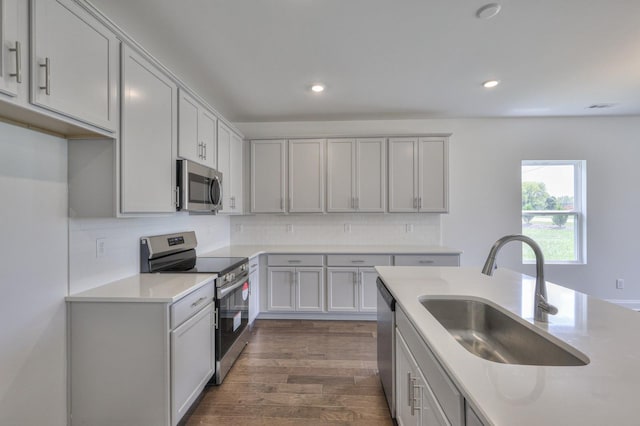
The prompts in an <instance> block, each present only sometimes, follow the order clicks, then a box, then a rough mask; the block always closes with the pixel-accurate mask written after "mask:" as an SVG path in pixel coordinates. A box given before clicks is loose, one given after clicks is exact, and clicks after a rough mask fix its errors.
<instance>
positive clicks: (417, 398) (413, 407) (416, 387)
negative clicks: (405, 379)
mask: <svg viewBox="0 0 640 426" xmlns="http://www.w3.org/2000/svg"><path fill="white" fill-rule="evenodd" d="M412 380H413V398H412V400H411V415H412V416H415V415H416V411H419V410H420V407H416V402H418V401H420V395H419V393H418V392H416V390H418V391H421V390H422V387H421V386H420V385H416V384H415V382H416V379H415V378H414V379H412ZM416 393H418V395H417V396H416Z"/></svg>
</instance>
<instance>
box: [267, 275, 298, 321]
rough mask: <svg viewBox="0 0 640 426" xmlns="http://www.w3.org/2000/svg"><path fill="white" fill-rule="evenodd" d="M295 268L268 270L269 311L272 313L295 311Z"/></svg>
mask: <svg viewBox="0 0 640 426" xmlns="http://www.w3.org/2000/svg"><path fill="white" fill-rule="evenodd" d="M295 272H296V269H295V268H268V270H267V273H268V281H267V309H268V310H270V311H291V312H293V311H295V310H296V286H295Z"/></svg>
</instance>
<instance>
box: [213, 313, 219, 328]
mask: <svg viewBox="0 0 640 426" xmlns="http://www.w3.org/2000/svg"><path fill="white" fill-rule="evenodd" d="M213 327H214V328H215V329H216V330H217V329H218V308H216V309H215V311H214V316H213Z"/></svg>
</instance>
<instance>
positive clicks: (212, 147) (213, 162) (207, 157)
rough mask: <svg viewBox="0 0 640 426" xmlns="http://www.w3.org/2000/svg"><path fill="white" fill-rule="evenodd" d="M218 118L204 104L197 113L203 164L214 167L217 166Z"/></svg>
mask: <svg viewBox="0 0 640 426" xmlns="http://www.w3.org/2000/svg"><path fill="white" fill-rule="evenodd" d="M217 127H218V118H217V117H216V116H215V115H213V113H211V112H209V111H208V110H207V109H206V108H205V107H204V106H202V107H201V108H200V111H199V114H198V141H199V142H200V143H201V144H202V147H203V151H204V152H203V156H204V163H203V164H204V165H205V166H207V167H211V168H212V169H215V168H217V167H218V157H217V151H218V143H217V136H216V135H217Z"/></svg>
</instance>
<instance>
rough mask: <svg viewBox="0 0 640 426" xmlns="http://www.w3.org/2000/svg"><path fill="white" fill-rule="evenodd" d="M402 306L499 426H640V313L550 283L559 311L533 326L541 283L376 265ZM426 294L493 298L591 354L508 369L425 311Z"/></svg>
mask: <svg viewBox="0 0 640 426" xmlns="http://www.w3.org/2000/svg"><path fill="white" fill-rule="evenodd" d="M376 269H377V271H378V273H379V274H380V276H381V277H382V279H383V280H384V282H385V284H386V285H387V287H388V288H389V290H390V292H391V293H392V294H393V296H394V297H395V299H396V301H397V303H398V304H399V305H400V307H401V308H402V310H403V311H404V312H405V313H406V314H407V316H408V317H409V319H410V320H411V321H412V323H413V325H414V326H415V328H416V329H417V330H418V332H419V333H420V334H421V336H422V338H423V339H424V341H425V342H427V343H428V346H429V347H430V348H431V350H432V351H433V352H434V353H435V355H436V356H437V357H438V359H439V361H440V362H441V364H442V365H443V366H444V367H445V369H446V370H447V371H448V373H449V375H450V376H451V378H452V379H453V380H454V382H455V383H456V385H457V386H458V387H459V389H460V391H461V392H462V393H463V394H464V396H465V398H467V399H468V400H469V401H470V402H471V403H472V405H473V406H474V409H477V411H478V412H479V413H478V414H481V416H483V417H484V418H485V419H486V420H488V421H489V422H490V423H491V424H495V425H519V426H526V425H541V424H544V425H563V426H565V425H581V426H583V425H598V426H601V425H638V424H640V413H639V412H638V408H637V407H638V393H639V391H640V337H639V336H640V314H639V313H637V312H634V311H632V310H629V309H626V308H622V307H620V306H617V305H614V304H611V303H608V302H605V301H602V300H599V299H596V298H593V297H590V296H587V295H585V294H583V293H579V292H575V291H573V290H570V289H567V288H564V287H561V286H557V285H554V284H551V283H548V284H547V291H548V299H549V301H550V302H551V303H552V304H554V305H555V306H557V307H558V309H559V312H558V314H557V315H555V316H549V318H550V319H549V323H548V324H541V323H534V321H533V292H534V288H535V280H534V279H533V278H531V277H528V276H526V275H522V274H518V273H515V272H512V271H508V270H504V269H498V270H497V271H496V272H495V274H494V276H493V277H489V276H485V275H482V274H481V273H480V268H479V267H478V268H444V267H432V268H421V267H390V266H384V267H377V268H376ZM422 296H471V297H474V298H483V299H488V300H490V301H492V302H494V303H496V304H498V305H500V306H502V307H503V308H506V309H507V310H509V311H511V312H512V313H514V314H515V315H517V316H519V317H521V318H524V319H525V321H527V322H528V323H531V324H535V327H539V328H540V329H542V330H544V331H545V332H548V333H550V334H552V335H553V336H555V337H557V338H558V339H560V340H562V341H563V342H566V343H568V344H569V345H571V346H573V347H574V348H575V349H577V350H578V351H580V352H582V353H583V354H585V355H586V356H587V357H588V358H589V359H590V362H589V364H588V365H586V366H579V367H557V366H529V365H507V364H500V363H496V362H492V361H487V360H484V359H482V358H479V357H477V356H475V355H473V354H471V353H470V352H468V351H467V350H466V349H465V348H463V347H462V346H461V345H460V344H458V342H456V341H455V340H454V338H453V337H452V336H451V335H450V334H449V333H448V332H447V331H446V330H445V329H444V327H443V326H442V325H441V324H440V323H439V322H438V321H437V320H436V319H435V318H434V317H433V316H432V315H431V314H430V313H429V312H428V311H427V310H426V309H425V308H424V307H423V306H422V304H421V303H420V301H419V298H420V297H422Z"/></svg>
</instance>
